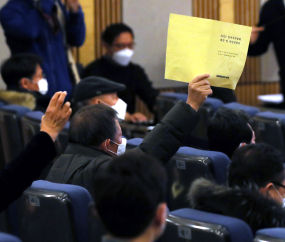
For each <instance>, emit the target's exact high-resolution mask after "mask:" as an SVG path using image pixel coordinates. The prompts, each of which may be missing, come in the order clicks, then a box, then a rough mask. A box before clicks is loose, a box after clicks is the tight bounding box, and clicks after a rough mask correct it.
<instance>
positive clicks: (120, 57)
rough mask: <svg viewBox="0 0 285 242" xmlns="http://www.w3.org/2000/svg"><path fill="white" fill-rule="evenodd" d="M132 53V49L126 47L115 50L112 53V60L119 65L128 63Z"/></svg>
mask: <svg viewBox="0 0 285 242" xmlns="http://www.w3.org/2000/svg"><path fill="white" fill-rule="evenodd" d="M133 54H134V51H133V50H131V49H128V48H126V49H123V50H120V51H117V52H115V53H114V54H113V60H114V61H115V62H117V63H118V64H119V65H121V66H127V65H128V64H129V63H130V61H131V59H132V56H133Z"/></svg>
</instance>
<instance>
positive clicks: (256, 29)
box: [249, 27, 264, 44]
mask: <svg viewBox="0 0 285 242" xmlns="http://www.w3.org/2000/svg"><path fill="white" fill-rule="evenodd" d="M261 31H264V27H252V30H251V35H250V41H249V43H250V44H254V43H255V42H256V41H257V39H258V36H259V32H261Z"/></svg>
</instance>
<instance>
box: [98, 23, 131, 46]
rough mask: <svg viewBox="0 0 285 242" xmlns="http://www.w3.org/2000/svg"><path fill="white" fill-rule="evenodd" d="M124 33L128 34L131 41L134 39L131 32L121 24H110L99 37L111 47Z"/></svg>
mask: <svg viewBox="0 0 285 242" xmlns="http://www.w3.org/2000/svg"><path fill="white" fill-rule="evenodd" d="M124 32H129V33H130V34H131V35H132V37H133V39H134V38H135V36H134V33H133V30H132V29H131V28H130V27H129V26H127V25H126V24H123V23H117V24H111V25H109V26H108V27H107V28H106V29H105V30H104V32H103V33H102V35H101V38H102V40H103V41H104V42H106V43H107V44H108V45H112V44H113V42H114V40H115V39H116V38H117V37H118V36H119V35H120V34H121V33H124Z"/></svg>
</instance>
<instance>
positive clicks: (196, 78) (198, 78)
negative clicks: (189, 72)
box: [192, 74, 210, 83]
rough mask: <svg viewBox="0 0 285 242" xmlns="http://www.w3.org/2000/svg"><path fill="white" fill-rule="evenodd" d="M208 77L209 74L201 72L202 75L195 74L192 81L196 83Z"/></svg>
mask: <svg viewBox="0 0 285 242" xmlns="http://www.w3.org/2000/svg"><path fill="white" fill-rule="evenodd" d="M209 77H210V74H202V75H199V76H196V77H195V78H194V79H193V81H192V83H197V82H200V81H201V80H204V79H207V78H209Z"/></svg>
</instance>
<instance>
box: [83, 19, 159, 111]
mask: <svg viewBox="0 0 285 242" xmlns="http://www.w3.org/2000/svg"><path fill="white" fill-rule="evenodd" d="M102 42H103V46H104V47H105V49H106V55H104V56H103V57H101V58H99V59H97V60H95V61H93V62H91V63H90V64H89V65H87V66H86V67H85V69H84V71H83V73H84V74H83V77H89V76H101V77H105V78H107V79H109V80H112V81H114V82H117V83H121V84H124V85H126V89H125V90H124V91H121V92H118V96H119V98H121V99H122V100H123V101H125V102H126V103H127V105H128V106H127V111H128V112H129V113H130V114H133V113H135V108H136V96H139V97H140V99H141V100H142V101H143V102H144V103H145V104H146V105H147V107H148V109H149V110H150V111H151V112H153V111H154V108H155V102H156V97H157V95H158V90H157V89H155V88H153V87H152V83H151V82H150V80H149V79H148V77H147V75H146V73H145V71H144V69H143V68H142V67H141V66H139V65H138V64H135V63H133V62H132V61H131V60H132V56H133V54H134V46H135V42H134V33H133V31H132V29H131V28H130V27H129V26H127V25H125V24H123V23H118V24H111V25H110V26H108V27H107V28H106V29H105V31H104V32H103V33H102Z"/></svg>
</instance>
